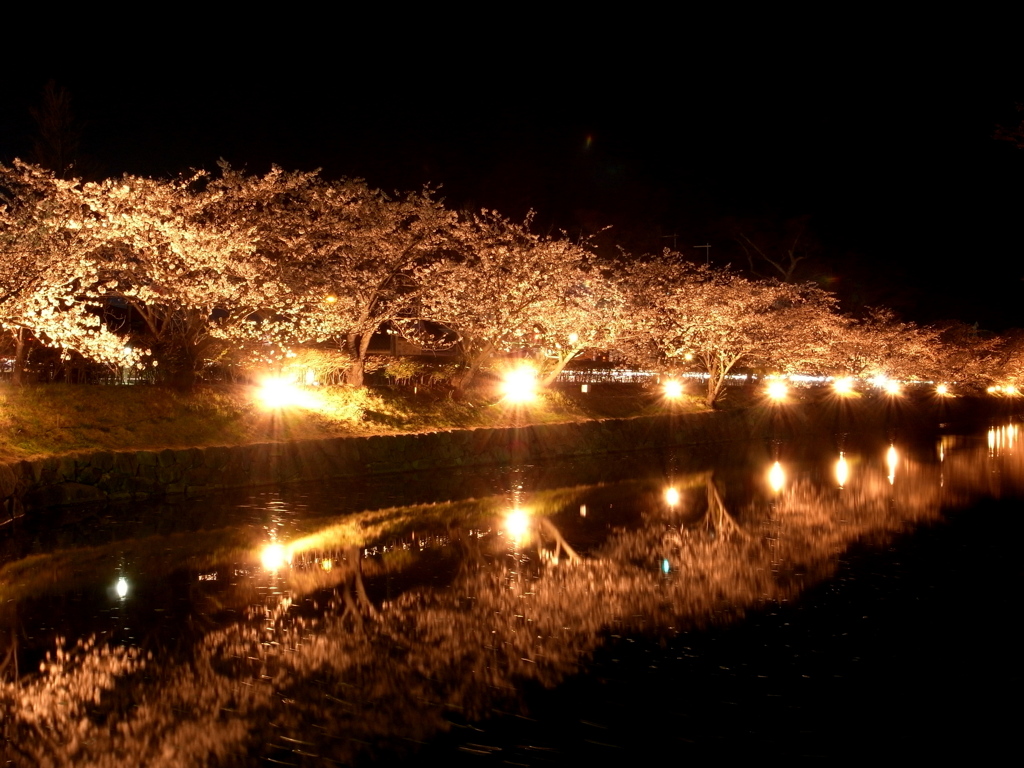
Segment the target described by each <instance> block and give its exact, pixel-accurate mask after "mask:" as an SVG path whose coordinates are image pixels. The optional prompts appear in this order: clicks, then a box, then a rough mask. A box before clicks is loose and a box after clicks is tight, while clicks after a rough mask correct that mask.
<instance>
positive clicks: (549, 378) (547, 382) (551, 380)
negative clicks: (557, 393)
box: [541, 349, 583, 388]
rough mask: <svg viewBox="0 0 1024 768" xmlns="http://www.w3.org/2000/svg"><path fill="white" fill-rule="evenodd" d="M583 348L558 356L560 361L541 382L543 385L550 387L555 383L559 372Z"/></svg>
mask: <svg viewBox="0 0 1024 768" xmlns="http://www.w3.org/2000/svg"><path fill="white" fill-rule="evenodd" d="M582 351H583V350H582V349H575V350H573V351H572V352H571V353H570V354H568V355H563V356H561V357H559V358H558V362H557V363H555V367H554V368H553V369H552V370H551V371H549V372H548V375H547V376H545V377H544V381H543V382H541V386H542V387H544V388H547V387H550V386H551V385H552V384H554V383H555V379H557V378H558V374H560V373H561V372H562V371H564V370H565V366H567V365H568V364H569V363H570V362H571V361H572V359H573V358H574V357H576V355H578V354H579V353H580V352H582Z"/></svg>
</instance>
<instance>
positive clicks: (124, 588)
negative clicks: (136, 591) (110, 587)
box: [114, 576, 128, 600]
mask: <svg viewBox="0 0 1024 768" xmlns="http://www.w3.org/2000/svg"><path fill="white" fill-rule="evenodd" d="M114 590H115V591H116V592H117V596H118V597H119V598H121V599H122V600H124V599H125V598H126V597H127V596H128V580H127V579H126V578H125V577H124V576H122V577H121V578H119V579H118V580H117V586H116V587H114Z"/></svg>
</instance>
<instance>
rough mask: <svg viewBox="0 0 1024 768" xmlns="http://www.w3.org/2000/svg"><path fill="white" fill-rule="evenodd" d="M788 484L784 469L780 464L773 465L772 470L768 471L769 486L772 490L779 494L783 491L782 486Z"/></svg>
mask: <svg viewBox="0 0 1024 768" xmlns="http://www.w3.org/2000/svg"><path fill="white" fill-rule="evenodd" d="M785 484H786V472H785V470H784V469H783V468H782V465H781V464H780V463H779V462H777V461H776V462H775V463H774V464H772V468H771V469H770V470H768V485H769V486H770V487H771V489H772V490H773V491H774V492H775V493H778V492H779V491H781V490H782V486H784V485H785Z"/></svg>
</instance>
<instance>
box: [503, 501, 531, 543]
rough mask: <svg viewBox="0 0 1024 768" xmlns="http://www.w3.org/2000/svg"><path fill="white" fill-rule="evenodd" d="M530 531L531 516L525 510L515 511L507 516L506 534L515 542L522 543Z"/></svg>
mask: <svg viewBox="0 0 1024 768" xmlns="http://www.w3.org/2000/svg"><path fill="white" fill-rule="evenodd" d="M529 529H530V516H529V515H528V514H527V512H526V510H525V509H513V510H512V511H511V512H509V513H508V514H507V515H505V532H506V533H508V535H509V537H510V538H511V539H512V540H513V541H522V539H523V537H524V536H525V535H526V532H527V531H528V530H529Z"/></svg>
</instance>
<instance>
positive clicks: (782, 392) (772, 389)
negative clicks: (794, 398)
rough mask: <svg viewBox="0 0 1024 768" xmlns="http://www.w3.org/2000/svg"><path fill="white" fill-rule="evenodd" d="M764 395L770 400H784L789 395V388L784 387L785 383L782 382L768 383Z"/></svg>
mask: <svg viewBox="0 0 1024 768" xmlns="http://www.w3.org/2000/svg"><path fill="white" fill-rule="evenodd" d="M765 393H766V394H767V395H768V397H769V398H771V399H772V400H776V401H778V400H785V399H786V395H787V394H788V393H789V387H787V386H786V382H784V381H779V380H775V381H770V382H768V388H767V389H766V390H765Z"/></svg>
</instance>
